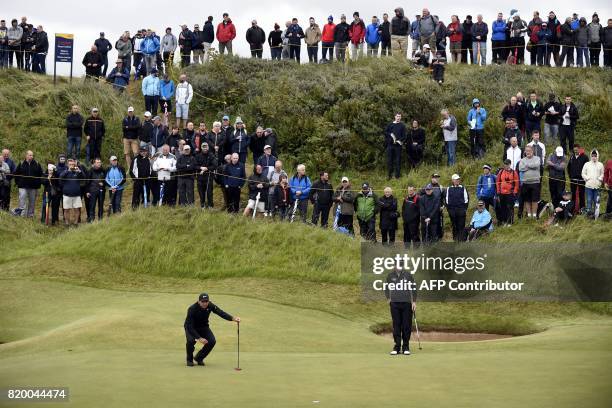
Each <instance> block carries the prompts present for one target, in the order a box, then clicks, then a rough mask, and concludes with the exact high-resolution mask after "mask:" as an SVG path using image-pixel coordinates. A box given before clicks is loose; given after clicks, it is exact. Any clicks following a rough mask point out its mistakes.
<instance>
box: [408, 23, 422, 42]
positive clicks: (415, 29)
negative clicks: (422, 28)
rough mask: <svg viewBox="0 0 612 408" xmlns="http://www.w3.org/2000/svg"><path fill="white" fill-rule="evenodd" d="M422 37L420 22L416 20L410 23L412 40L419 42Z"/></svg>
mask: <svg viewBox="0 0 612 408" xmlns="http://www.w3.org/2000/svg"><path fill="white" fill-rule="evenodd" d="M420 37H421V33H419V20H414V21H413V22H412V23H410V38H412V39H413V40H418V39H419V38H420Z"/></svg>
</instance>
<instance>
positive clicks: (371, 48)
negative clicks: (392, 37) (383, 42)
mask: <svg viewBox="0 0 612 408" xmlns="http://www.w3.org/2000/svg"><path fill="white" fill-rule="evenodd" d="M378 27H379V24H378V17H376V16H374V17H372V24H370V25H368V26H367V27H366V35H365V41H366V44H367V45H368V50H367V54H366V55H367V56H368V57H378V46H379V44H380V32H379V31H378Z"/></svg>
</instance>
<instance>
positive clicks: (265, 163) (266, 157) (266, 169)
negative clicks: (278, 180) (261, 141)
mask: <svg viewBox="0 0 612 408" xmlns="http://www.w3.org/2000/svg"><path fill="white" fill-rule="evenodd" d="M275 163H276V157H274V156H273V155H272V146H270V145H269V144H267V145H265V146H264V148H263V154H262V155H261V156H259V158H258V159H257V163H256V164H258V165H260V166H261V167H262V168H263V174H266V175H267V174H268V173H270V171H271V170H272V169H274V164H275Z"/></svg>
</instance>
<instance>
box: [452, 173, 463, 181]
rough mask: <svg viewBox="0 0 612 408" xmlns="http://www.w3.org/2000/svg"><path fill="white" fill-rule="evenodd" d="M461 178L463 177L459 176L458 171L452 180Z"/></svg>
mask: <svg viewBox="0 0 612 408" xmlns="http://www.w3.org/2000/svg"><path fill="white" fill-rule="evenodd" d="M460 178H461V177H459V175H458V174H457V173H455V174H453V175H452V176H451V179H452V180H459V179H460Z"/></svg>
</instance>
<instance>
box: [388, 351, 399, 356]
mask: <svg viewBox="0 0 612 408" xmlns="http://www.w3.org/2000/svg"><path fill="white" fill-rule="evenodd" d="M389 354H391V355H392V356H397V350H392V351H391V352H390V353H389Z"/></svg>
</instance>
